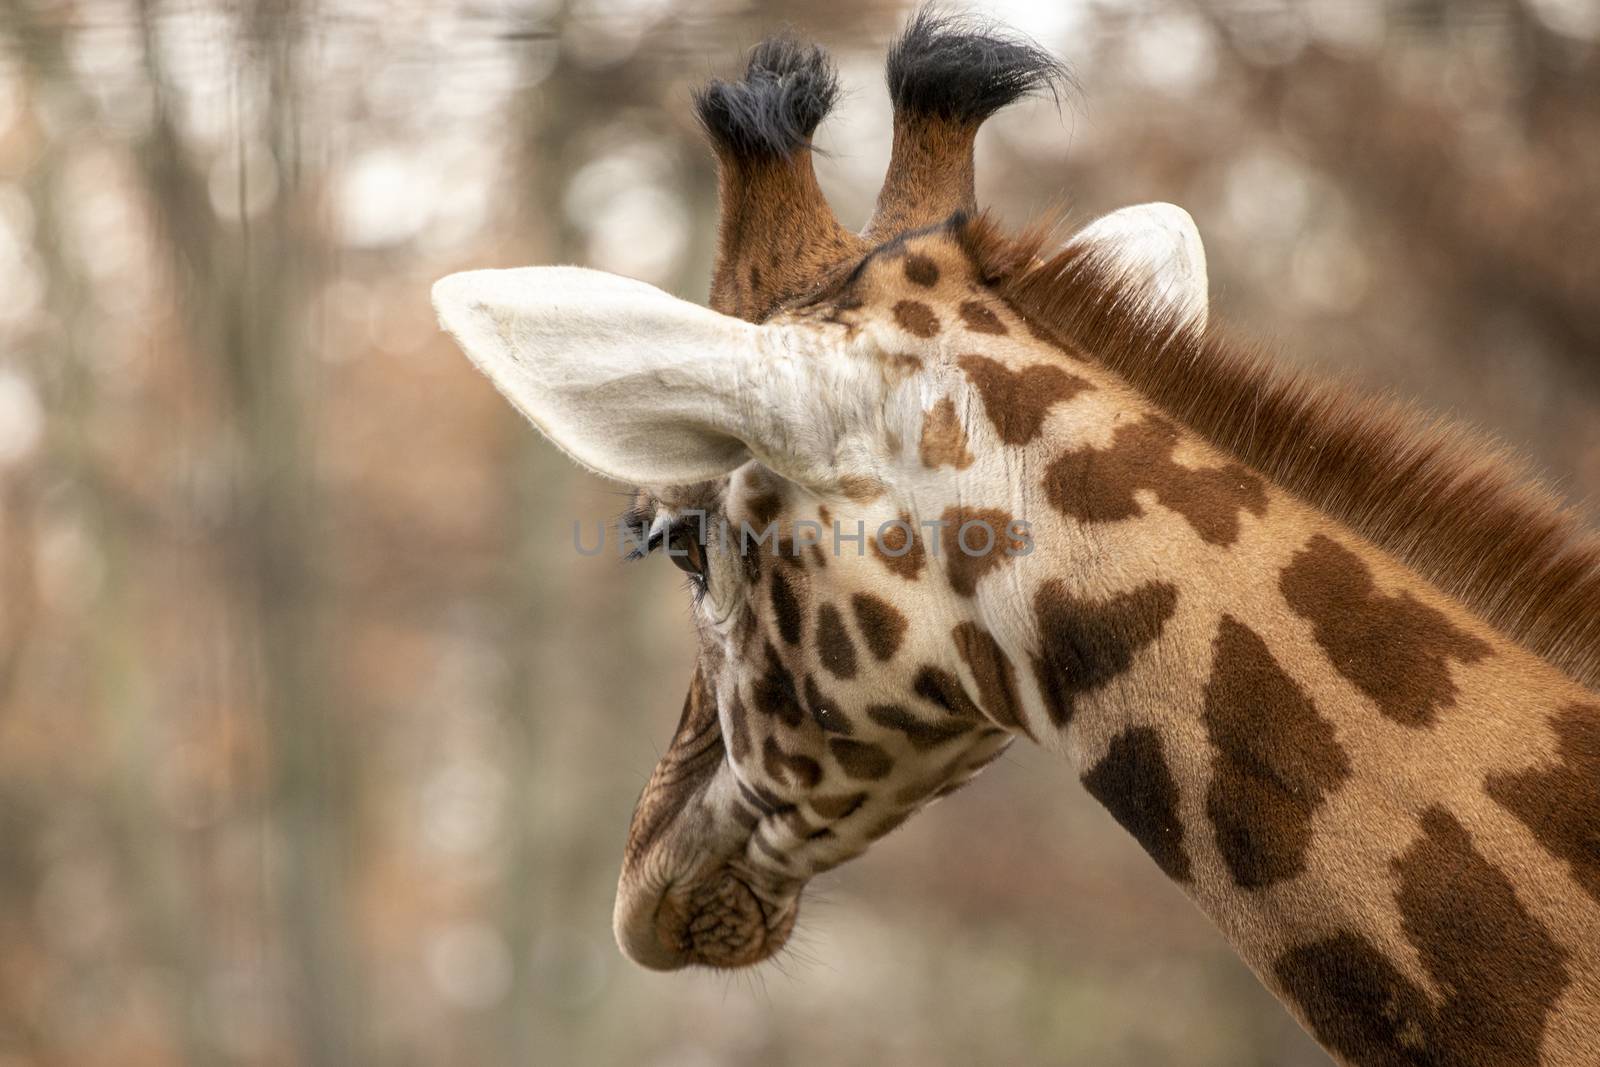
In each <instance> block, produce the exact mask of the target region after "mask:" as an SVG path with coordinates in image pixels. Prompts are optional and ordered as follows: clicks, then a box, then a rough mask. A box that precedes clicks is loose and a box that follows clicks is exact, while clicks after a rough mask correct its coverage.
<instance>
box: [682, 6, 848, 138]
mask: <svg viewBox="0 0 1600 1067" xmlns="http://www.w3.org/2000/svg"><path fill="white" fill-rule="evenodd" d="M838 99H839V76H838V74H837V73H835V72H834V69H833V63H832V61H831V60H830V59H829V58H828V53H827V52H825V51H823V50H822V48H821V47H820V46H818V45H815V44H811V43H810V42H807V41H802V40H800V39H799V38H797V37H793V36H790V35H782V36H778V37H769V38H767V39H766V40H765V41H762V42H761V43H760V44H759V45H757V46H756V47H755V50H754V51H753V52H751V53H750V62H749V64H748V65H747V66H746V67H745V72H744V77H743V78H742V79H740V80H739V81H736V82H726V81H722V80H721V79H717V80H715V81H712V82H711V83H710V84H708V85H706V86H705V87H704V88H703V89H700V90H699V91H697V92H696V93H695V96H694V108H695V113H696V114H697V115H698V116H699V118H700V124H701V125H702V126H704V127H705V129H706V132H707V133H708V134H710V136H711V139H712V140H713V141H715V142H716V143H717V145H718V147H720V148H723V149H726V150H727V151H729V152H731V153H733V154H734V155H735V156H741V157H761V156H789V155H793V154H794V153H795V152H797V151H799V150H800V149H802V148H807V147H809V146H810V144H811V135H812V134H813V133H815V132H816V129H817V124H818V123H820V122H821V121H822V119H823V117H824V116H826V115H827V114H828V112H829V111H831V110H832V109H833V105H834V103H835V102H836V101H837V100H838Z"/></svg>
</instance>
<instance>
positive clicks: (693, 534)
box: [667, 523, 706, 581]
mask: <svg viewBox="0 0 1600 1067" xmlns="http://www.w3.org/2000/svg"><path fill="white" fill-rule="evenodd" d="M667 558H668V559H670V560H672V565H673V566H674V567H676V568H678V569H679V570H680V571H683V572H684V573H685V574H688V575H692V576H694V577H696V578H699V579H700V580H702V581H704V580H705V576H706V549H705V546H704V545H703V544H701V543H700V537H699V531H698V530H697V529H696V527H695V524H694V523H686V524H684V525H682V526H677V527H674V528H673V530H672V531H671V532H670V533H668V534H667Z"/></svg>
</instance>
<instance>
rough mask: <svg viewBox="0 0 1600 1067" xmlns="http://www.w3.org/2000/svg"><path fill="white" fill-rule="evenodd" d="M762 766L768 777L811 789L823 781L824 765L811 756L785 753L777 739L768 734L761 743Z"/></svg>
mask: <svg viewBox="0 0 1600 1067" xmlns="http://www.w3.org/2000/svg"><path fill="white" fill-rule="evenodd" d="M761 766H762V768H763V769H764V770H765V771H766V772H767V777H769V778H773V779H776V780H777V781H780V782H788V783H791V784H792V785H795V786H798V787H800V788H802V789H811V788H813V787H814V786H816V784H817V783H818V782H820V781H822V765H821V764H819V763H818V762H817V761H816V760H814V759H812V758H811V757H810V756H804V755H800V754H798V753H793V752H785V751H784V750H783V746H782V745H780V744H778V741H777V738H775V737H773V736H772V735H770V734H768V735H767V738H766V740H764V741H762V742H761Z"/></svg>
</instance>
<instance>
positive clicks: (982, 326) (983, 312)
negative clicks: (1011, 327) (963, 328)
mask: <svg viewBox="0 0 1600 1067" xmlns="http://www.w3.org/2000/svg"><path fill="white" fill-rule="evenodd" d="M961 321H962V322H964V323H966V324H967V329H969V330H971V331H972V332H973V333H986V334H991V335H993V336H996V337H1003V336H1005V334H1006V333H1007V332H1008V331H1007V330H1006V324H1005V323H1003V322H1001V321H1000V316H999V315H996V314H995V313H994V312H993V311H991V310H990V309H989V307H988V306H987V305H985V304H981V303H979V302H978V301H976V300H967V301H963V302H962V304H961Z"/></svg>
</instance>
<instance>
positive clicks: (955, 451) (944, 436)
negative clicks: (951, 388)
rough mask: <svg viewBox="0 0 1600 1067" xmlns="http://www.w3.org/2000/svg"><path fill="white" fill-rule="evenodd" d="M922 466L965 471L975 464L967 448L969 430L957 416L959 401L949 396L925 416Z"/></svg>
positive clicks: (920, 451) (920, 453) (921, 449)
mask: <svg viewBox="0 0 1600 1067" xmlns="http://www.w3.org/2000/svg"><path fill="white" fill-rule="evenodd" d="M917 452H918V455H919V456H920V457H921V459H922V465H923V466H924V467H927V468H928V469H929V470H938V469H939V468H940V467H944V466H950V467H954V468H955V469H956V470H958V471H964V470H966V469H967V468H968V467H970V466H972V453H971V452H968V451H967V431H966V427H964V426H962V425H961V420H960V419H959V418H958V417H957V416H956V405H955V401H953V400H951V399H950V398H949V397H945V398H944V399H943V400H940V401H939V402H938V403H937V404H935V405H933V407H932V408H931V409H930V410H929V411H928V412H927V414H925V415H924V416H923V419H922V440H921V441H920V442H919V444H918V448H917Z"/></svg>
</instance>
